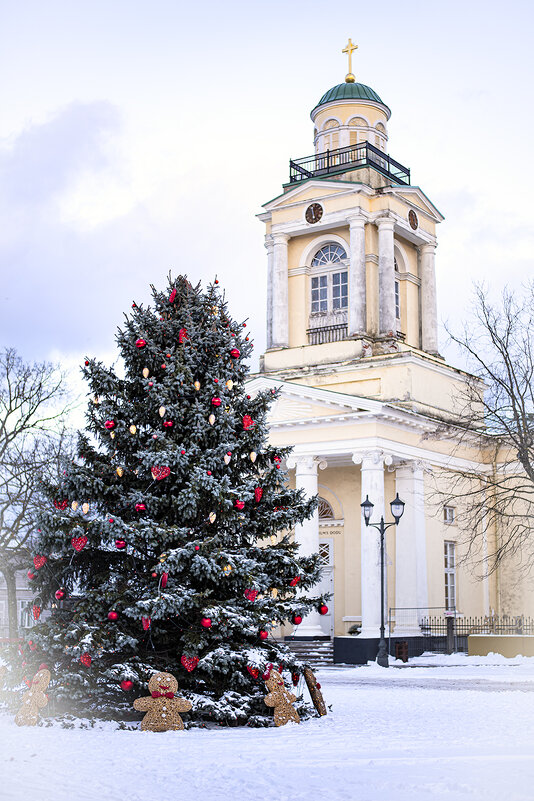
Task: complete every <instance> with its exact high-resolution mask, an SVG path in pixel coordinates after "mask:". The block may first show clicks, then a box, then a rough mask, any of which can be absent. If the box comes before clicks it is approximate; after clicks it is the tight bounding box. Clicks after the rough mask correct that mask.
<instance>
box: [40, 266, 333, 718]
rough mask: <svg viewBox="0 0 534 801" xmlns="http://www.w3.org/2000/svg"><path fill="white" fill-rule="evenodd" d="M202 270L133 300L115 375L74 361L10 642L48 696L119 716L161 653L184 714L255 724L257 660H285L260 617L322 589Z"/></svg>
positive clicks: (260, 668) (222, 305)
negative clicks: (26, 595) (18, 624)
mask: <svg viewBox="0 0 534 801" xmlns="http://www.w3.org/2000/svg"><path fill="white" fill-rule="evenodd" d="M217 283H218V282H217V281H215V283H214V284H212V285H211V286H209V287H208V288H207V290H206V291H205V292H203V291H202V290H201V288H200V286H197V287H193V286H191V284H190V283H189V282H188V281H187V279H186V278H184V277H179V278H178V279H176V280H174V281H173V280H172V279H171V278H170V277H169V287H168V289H167V291H165V292H159V291H156V289H154V287H152V294H153V304H152V305H151V306H148V307H144V306H141V305H139V306H138V305H136V304H135V303H134V304H133V306H132V312H131V313H130V314H129V315H126V316H125V324H124V326H123V327H122V329H119V331H118V335H117V342H118V346H119V349H120V354H121V357H122V360H123V363H124V377H120V376H119V375H118V373H117V371H115V369H109V368H107V367H105V366H104V365H103V364H102V363H100V362H98V361H96V360H87V361H86V362H85V367H84V368H83V373H84V376H85V378H86V380H87V382H88V385H89V388H90V400H89V404H88V406H89V408H88V412H87V421H88V425H87V429H86V431H84V432H83V433H81V434H80V435H79V442H78V456H77V458H76V459H75V460H74V461H72V462H70V463H69V464H68V465H66V466H65V475H64V477H63V480H62V483H61V486H55V487H49V488H48V493H49V495H50V504H49V506H50V509H49V511H47V512H46V513H45V514H44V515H43V519H42V522H41V528H40V533H39V540H38V543H37V546H36V551H35V558H34V566H32V569H31V573H32V575H33V576H34V578H33V582H34V584H35V589H36V593H37V599H36V601H35V610H36V611H35V613H36V614H37V615H38V614H39V611H40V609H41V608H42V607H46V606H51V607H54V606H55V607H56V608H55V609H53V613H52V616H51V617H50V618H49V619H48V620H46V621H44V622H42V623H40V624H39V625H38V626H36V627H35V628H34V629H33V630H32V631H31V634H30V638H31V641H32V642H31V649H33V650H32V651H31V652H30V651H28V650H27V651H26V653H27V654H28V655H27V656H26V657H25V658H26V659H27V660H30V659H31V660H33V661H34V662H35V663H36V664H35V667H37V666H38V663H41V662H43V661H44V662H46V664H47V665H48V667H49V668H50V669H51V670H52V672H53V676H54V677H55V682H54V684H55V689H54V690H52V685H51V691H53V693H54V703H55V706H56V709H62V708H63V709H66V710H67V709H68V710H69V711H71V712H74V713H77V714H83V715H84V716H88V715H90V714H97V715H106V716H116V715H121V714H122V715H124V714H126V712H127V710H131V705H132V701H133V699H134V698H135V697H136V696H138V695H141V694H145V693H146V682H147V681H148V679H149V677H150V676H151V675H152V673H153V672H154V671H156V670H165V671H168V672H170V673H173V674H174V675H175V676H176V677H177V678H178V680H179V685H180V693H182V692H183V693H184V695H186V696H187V697H188V698H189V700H191V701H192V703H193V709H192V712H191V719H192V720H196V721H200V720H211V721H219V722H225V723H229V724H243V723H248V724H250V725H266V724H267V723H268V722H269V719H270V715H271V714H272V713H270V712H269V710H268V709H267V707H266V706H265V704H264V702H263V698H264V696H265V688H264V684H263V682H262V680H261V678H262V674H263V673H264V671H266V670H267V669H268V665H269V663H272V664H274V665H275V666H276V667H277V668H278V667H279V666H281V668H283V669H284V670H288V671H290V672H291V673H292V674H293V676H294V680H296V678H295V674H298V672H299V668H300V667H301V666H300V664H299V663H298V662H297V660H296V658H295V657H294V656H293V655H292V654H291V652H290V651H289V650H288V649H287V648H286V647H285V646H284V645H283V644H282V643H280V642H279V641H277V640H275V639H274V637H273V635H272V632H273V630H274V629H275V628H276V627H277V626H278V625H280V624H282V623H284V622H287V621H288V620H293V622H296V623H298V622H299V619H300V618H301V617H303V616H304V615H305V614H306V613H307V612H309V611H310V610H311V609H312V608H314V607H319V606H321V603H322V602H324V599H319V598H314V597H310V596H309V595H307V594H306V591H308V590H310V589H311V588H312V587H313V585H314V584H316V582H317V580H318V578H319V565H318V559H317V556H312V557H300V556H299V555H298V547H297V545H296V544H295V543H294V542H293V541H292V537H291V530H292V528H293V527H294V525H295V524H296V523H299V522H302V521H303V520H304V519H305V518H308V517H309V516H310V515H311V514H312V513H313V510H314V508H315V504H316V500H315V499H314V498H312V499H305V498H304V497H303V494H302V491H300V490H299V491H297V490H292V489H290V488H289V486H288V480H287V474H286V473H285V471H284V467H283V461H284V458H285V457H286V456H287V453H288V450H287V449H274V448H272V447H270V446H269V445H268V442H267V437H268V430H267V425H266V416H267V412H268V409H269V406H270V404H271V403H272V401H273V400H274V398H275V397H276V392H270V391H266V392H262V393H259V394H257V395H256V396H255V397H251V396H250V395H247V391H246V386H245V379H246V377H247V374H248V369H249V368H248V367H247V365H246V357H247V356H249V355H250V352H251V349H252V344H251V342H250V341H249V337H248V336H246V332H245V328H246V323H241V324H239V323H236V322H235V321H234V320H232V319H231V318H230V316H229V313H228V309H227V304H226V302H225V300H224V297H223V296H222V294H221V292H220V290H219V287H218V286H217ZM323 608H324V607H323ZM25 670H26V672H27V673H28V672H29V671H31V667H30V666H29V665H28V666H26V668H25ZM299 712H300V714H301V716H302V714H304V715H306V710H305V709H303V705H302V704H301V706H300V707H299Z"/></svg>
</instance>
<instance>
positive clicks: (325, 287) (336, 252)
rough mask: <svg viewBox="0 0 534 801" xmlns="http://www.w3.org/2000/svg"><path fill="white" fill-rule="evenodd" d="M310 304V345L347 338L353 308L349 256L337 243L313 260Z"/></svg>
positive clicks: (319, 253) (329, 244)
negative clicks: (349, 317)
mask: <svg viewBox="0 0 534 801" xmlns="http://www.w3.org/2000/svg"><path fill="white" fill-rule="evenodd" d="M310 301H311V302H310V321H309V329H308V341H309V343H310V344H311V345H319V344H322V343H324V342H336V341H338V340H340V339H344V338H345V337H346V335H347V310H348V306H349V274H348V257H347V253H346V251H345V249H344V248H343V247H342V246H341V245H338V244H337V243H336V242H329V243H328V244H326V245H323V247H322V248H321V249H320V250H318V251H317V252H316V254H315V256H314V257H313V259H312V262H311V298H310Z"/></svg>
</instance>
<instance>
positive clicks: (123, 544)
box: [115, 540, 126, 551]
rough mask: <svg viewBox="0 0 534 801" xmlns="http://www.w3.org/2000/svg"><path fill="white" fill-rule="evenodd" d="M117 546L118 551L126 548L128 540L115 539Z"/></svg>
mask: <svg viewBox="0 0 534 801" xmlns="http://www.w3.org/2000/svg"><path fill="white" fill-rule="evenodd" d="M115 548H116V549H117V550H118V551H122V550H123V549H124V548H126V540H115Z"/></svg>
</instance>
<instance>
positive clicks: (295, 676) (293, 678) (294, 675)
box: [291, 673, 300, 687]
mask: <svg viewBox="0 0 534 801" xmlns="http://www.w3.org/2000/svg"><path fill="white" fill-rule="evenodd" d="M299 678H300V676H299V674H298V673H292V674H291V681H292V682H293V687H296V686H297V684H298V683H299Z"/></svg>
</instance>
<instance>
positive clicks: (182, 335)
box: [178, 328, 189, 345]
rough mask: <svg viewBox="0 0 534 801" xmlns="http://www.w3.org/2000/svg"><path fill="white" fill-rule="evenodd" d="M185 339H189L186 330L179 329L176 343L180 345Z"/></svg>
mask: <svg viewBox="0 0 534 801" xmlns="http://www.w3.org/2000/svg"><path fill="white" fill-rule="evenodd" d="M186 339H189V336H188V334H187V328H180V331H179V332H178V342H179V343H180V345H181V344H182V343H183V342H184V340H186Z"/></svg>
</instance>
